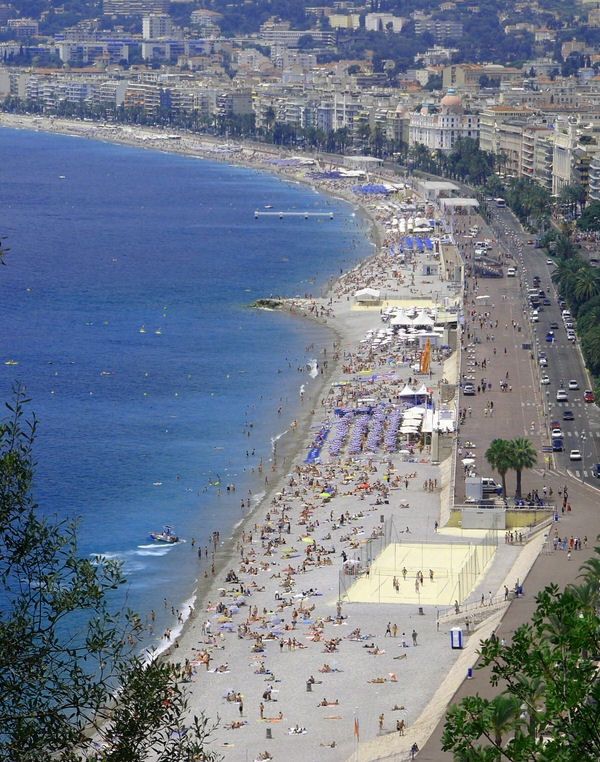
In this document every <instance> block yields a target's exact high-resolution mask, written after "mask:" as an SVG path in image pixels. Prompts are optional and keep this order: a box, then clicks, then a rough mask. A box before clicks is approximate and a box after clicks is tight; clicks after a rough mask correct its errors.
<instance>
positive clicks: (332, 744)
mask: <svg viewBox="0 0 600 762" xmlns="http://www.w3.org/2000/svg"><path fill="white" fill-rule="evenodd" d="M319 745H320V746H328V747H329V748H330V749H335V741H332V742H331V743H323V742H322V741H321V743H320V744H319Z"/></svg>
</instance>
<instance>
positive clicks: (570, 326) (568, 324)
mask: <svg viewBox="0 0 600 762" xmlns="http://www.w3.org/2000/svg"><path fill="white" fill-rule="evenodd" d="M565 328H566V329H567V331H574V330H575V324H574V323H571V321H570V320H566V321H565Z"/></svg>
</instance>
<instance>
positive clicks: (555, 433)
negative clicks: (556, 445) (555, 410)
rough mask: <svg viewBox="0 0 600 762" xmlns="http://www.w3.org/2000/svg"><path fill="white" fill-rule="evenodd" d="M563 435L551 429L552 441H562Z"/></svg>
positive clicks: (558, 430) (557, 430)
mask: <svg viewBox="0 0 600 762" xmlns="http://www.w3.org/2000/svg"><path fill="white" fill-rule="evenodd" d="M562 438H563V433H562V431H561V430H560V429H558V428H556V429H552V439H562Z"/></svg>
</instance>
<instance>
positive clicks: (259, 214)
mask: <svg viewBox="0 0 600 762" xmlns="http://www.w3.org/2000/svg"><path fill="white" fill-rule="evenodd" d="M259 217H279V219H280V220H282V219H283V218H284V217H304V219H305V220H307V219H308V218H309V217H327V218H328V219H330V220H332V219H333V212H274V211H266V212H261V211H258V209H257V210H256V211H255V212H254V219H255V220H257V219H258V218H259Z"/></svg>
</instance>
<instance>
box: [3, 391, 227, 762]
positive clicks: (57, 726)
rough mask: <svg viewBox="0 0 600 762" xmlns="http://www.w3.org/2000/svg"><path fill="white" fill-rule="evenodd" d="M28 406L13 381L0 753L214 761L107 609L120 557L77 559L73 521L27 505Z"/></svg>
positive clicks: (169, 685) (12, 761)
mask: <svg viewBox="0 0 600 762" xmlns="http://www.w3.org/2000/svg"><path fill="white" fill-rule="evenodd" d="M28 402H29V400H28V399H27V398H26V394H25V390H24V388H22V387H16V388H15V390H14V401H13V402H12V403H11V404H8V405H7V409H8V416H7V418H6V420H5V421H3V422H2V423H0V696H1V697H2V700H1V701H0V760H6V762H51V761H52V762H56V761H57V760H58V761H60V762H79V760H83V759H90V758H91V756H90V755H93V754H94V753H95V752H94V749H96V748H98V749H99V751H98V755H97V757H95V758H97V759H102V760H105V761H106V762H108V761H109V760H110V761H111V762H112V761H113V760H114V762H117V761H119V762H120V761H122V760H130V761H131V762H143V761H144V760H146V759H148V758H150V757H151V758H154V759H157V760H164V762H167V760H169V761H171V760H181V761H182V762H183V761H190V762H191V760H194V759H203V760H214V759H216V755H214V754H213V753H212V752H210V751H207V750H206V744H207V742H208V740H209V733H210V730H211V728H210V726H209V723H208V722H207V721H206V719H205V718H204V717H200V718H196V717H193V718H191V717H189V716H188V707H187V699H186V697H185V695H184V694H183V693H182V691H181V689H180V687H179V684H178V682H177V680H176V676H177V671H178V670H179V667H175V668H174V667H173V666H172V665H169V664H167V663H164V662H161V661H157V660H148V659H147V658H143V656H139V655H138V654H137V651H138V650H139V638H138V631H139V629H140V626H139V619H138V617H137V616H136V615H135V614H133V613H132V612H130V611H124V610H116V611H114V610H112V608H111V605H110V603H109V600H110V597H111V593H112V591H115V590H117V589H118V588H119V587H121V586H122V585H123V583H124V582H125V579H124V577H123V574H122V571H121V567H120V565H119V564H117V563H115V562H112V561H107V560H105V559H101V558H100V559H95V560H94V559H90V558H81V557H79V555H78V554H77V537H76V525H75V523H74V522H73V521H70V520H58V519H50V518H48V517H45V516H43V515H42V513H41V511H40V510H39V508H38V506H37V505H36V504H35V502H34V500H33V498H32V494H31V487H32V483H33V478H34V461H33V456H32V448H33V444H34V440H35V431H36V426H37V423H36V420H35V417H32V418H31V419H27V418H26V417H25V412H24V411H25V406H26V405H27V404H28ZM113 597H114V596H113ZM174 731H177V732H175V733H174ZM200 755H202V756H200Z"/></svg>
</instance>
